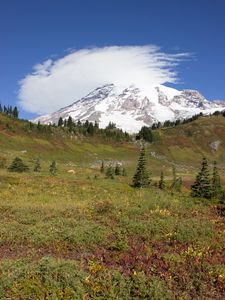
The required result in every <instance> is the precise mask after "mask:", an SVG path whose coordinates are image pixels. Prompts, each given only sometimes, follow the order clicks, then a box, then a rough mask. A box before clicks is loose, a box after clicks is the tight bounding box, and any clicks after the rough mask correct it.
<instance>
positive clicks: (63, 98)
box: [19, 45, 187, 114]
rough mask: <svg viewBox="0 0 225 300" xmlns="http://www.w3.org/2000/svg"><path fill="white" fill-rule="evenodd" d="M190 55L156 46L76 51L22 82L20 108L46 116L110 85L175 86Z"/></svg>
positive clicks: (36, 70)
mask: <svg viewBox="0 0 225 300" xmlns="http://www.w3.org/2000/svg"><path fill="white" fill-rule="evenodd" d="M185 56H187V54H185V53H184V54H182V53H179V54H166V53H163V52H161V51H160V49H159V48H158V47H156V46H154V45H149V46H121V47H119V46H111V47H104V48H91V49H82V50H78V51H73V52H71V53H70V54H68V55H66V56H65V57H63V58H60V59H57V60H55V61H54V60H52V59H48V60H46V61H44V62H43V63H40V64H38V65H36V66H34V71H33V73H31V74H28V75H27V76H25V78H24V79H23V80H21V81H20V90H19V104H20V105H21V106H22V108H23V109H24V110H26V111H28V112H32V113H37V114H45V113H50V112H53V111H56V110H58V109H59V108H62V107H64V106H67V105H69V104H72V103H73V102H75V101H77V100H79V99H80V98H81V97H83V96H85V95H86V94H88V93H89V92H90V91H92V90H93V89H95V88H97V87H99V86H101V85H103V84H107V83H114V84H120V85H125V86H127V85H131V84H135V85H137V86H139V87H147V86H150V85H155V84H164V83H175V82H176V81H177V73H176V66H177V64H178V63H179V62H180V60H181V59H182V58H183V57H185Z"/></svg>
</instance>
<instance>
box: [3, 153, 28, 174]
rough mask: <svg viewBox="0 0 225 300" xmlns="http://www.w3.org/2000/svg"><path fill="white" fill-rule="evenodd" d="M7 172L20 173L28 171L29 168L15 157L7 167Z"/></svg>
mask: <svg viewBox="0 0 225 300" xmlns="http://www.w3.org/2000/svg"><path fill="white" fill-rule="evenodd" d="M8 170H9V171H10V172H18V173H22V172H26V171H28V170H29V167H28V166H27V165H25V164H24V163H23V161H22V159H21V158H19V157H16V158H15V159H14V160H13V161H12V163H11V165H10V166H9V167H8Z"/></svg>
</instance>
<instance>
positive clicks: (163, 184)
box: [159, 171, 166, 190]
mask: <svg viewBox="0 0 225 300" xmlns="http://www.w3.org/2000/svg"><path fill="white" fill-rule="evenodd" d="M159 188H160V189H161V190H165V188H166V184H165V181H164V174H163V171H161V174H160V180H159Z"/></svg>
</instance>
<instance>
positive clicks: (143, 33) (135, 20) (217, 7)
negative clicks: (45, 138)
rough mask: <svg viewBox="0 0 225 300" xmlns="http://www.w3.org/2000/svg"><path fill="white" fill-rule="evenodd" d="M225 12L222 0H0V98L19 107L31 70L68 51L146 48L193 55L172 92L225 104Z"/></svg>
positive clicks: (179, 69)
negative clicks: (193, 93)
mask: <svg viewBox="0 0 225 300" xmlns="http://www.w3.org/2000/svg"><path fill="white" fill-rule="evenodd" d="M224 14H225V1H224V0H211V1H210V0H195V1H192V0H189V1H186V0H182V1H178V0H171V1H166V0H157V1H156V0H152V1H151V0H148V1H144V0H129V1H128V0H120V1H119V0H104V1H103V0H92V1H91V0H82V1H80V0H74V1H70V0H65V1H62V0H61V1H59V0H48V1H47V0H45V1H43V0H39V1H34V0H33V1H32V0H30V1H28V0H20V1H17V0H14V1H13V0H1V1H0V101H1V102H2V103H4V104H13V105H14V104H16V103H17V101H18V89H19V85H18V82H19V81H20V80H21V79H23V78H24V77H25V76H26V75H27V74H29V73H31V72H32V68H33V66H34V65H36V64H38V63H41V62H43V61H45V60H47V59H48V58H52V59H56V58H59V57H62V56H64V55H66V54H67V53H68V49H82V48H87V47H103V46H111V45H118V46H126V45H140V46H142V45H149V44H154V45H158V46H159V47H161V49H162V51H165V52H166V53H171V54H173V53H177V52H189V53H192V54H193V55H192V58H191V59H188V60H186V61H184V62H182V63H181V64H180V65H179V67H178V71H179V79H180V83H179V84H176V85H175V87H176V88H178V89H184V88H191V89H198V90H199V91H200V92H202V93H203V95H204V96H205V97H206V98H208V99H225V76H224V70H225V18H224ZM168 85H169V84H168ZM170 85H171V84H170ZM21 116H22V117H25V118H29V117H31V116H32V114H31V113H28V112H26V111H24V110H23V111H22V112H21Z"/></svg>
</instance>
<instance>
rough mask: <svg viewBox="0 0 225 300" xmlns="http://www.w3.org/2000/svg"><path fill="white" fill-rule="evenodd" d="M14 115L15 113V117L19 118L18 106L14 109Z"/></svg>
mask: <svg viewBox="0 0 225 300" xmlns="http://www.w3.org/2000/svg"><path fill="white" fill-rule="evenodd" d="M12 115H13V117H14V118H16V119H18V117H19V111H18V109H17V107H16V106H15V107H14V109H13V112H12Z"/></svg>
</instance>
